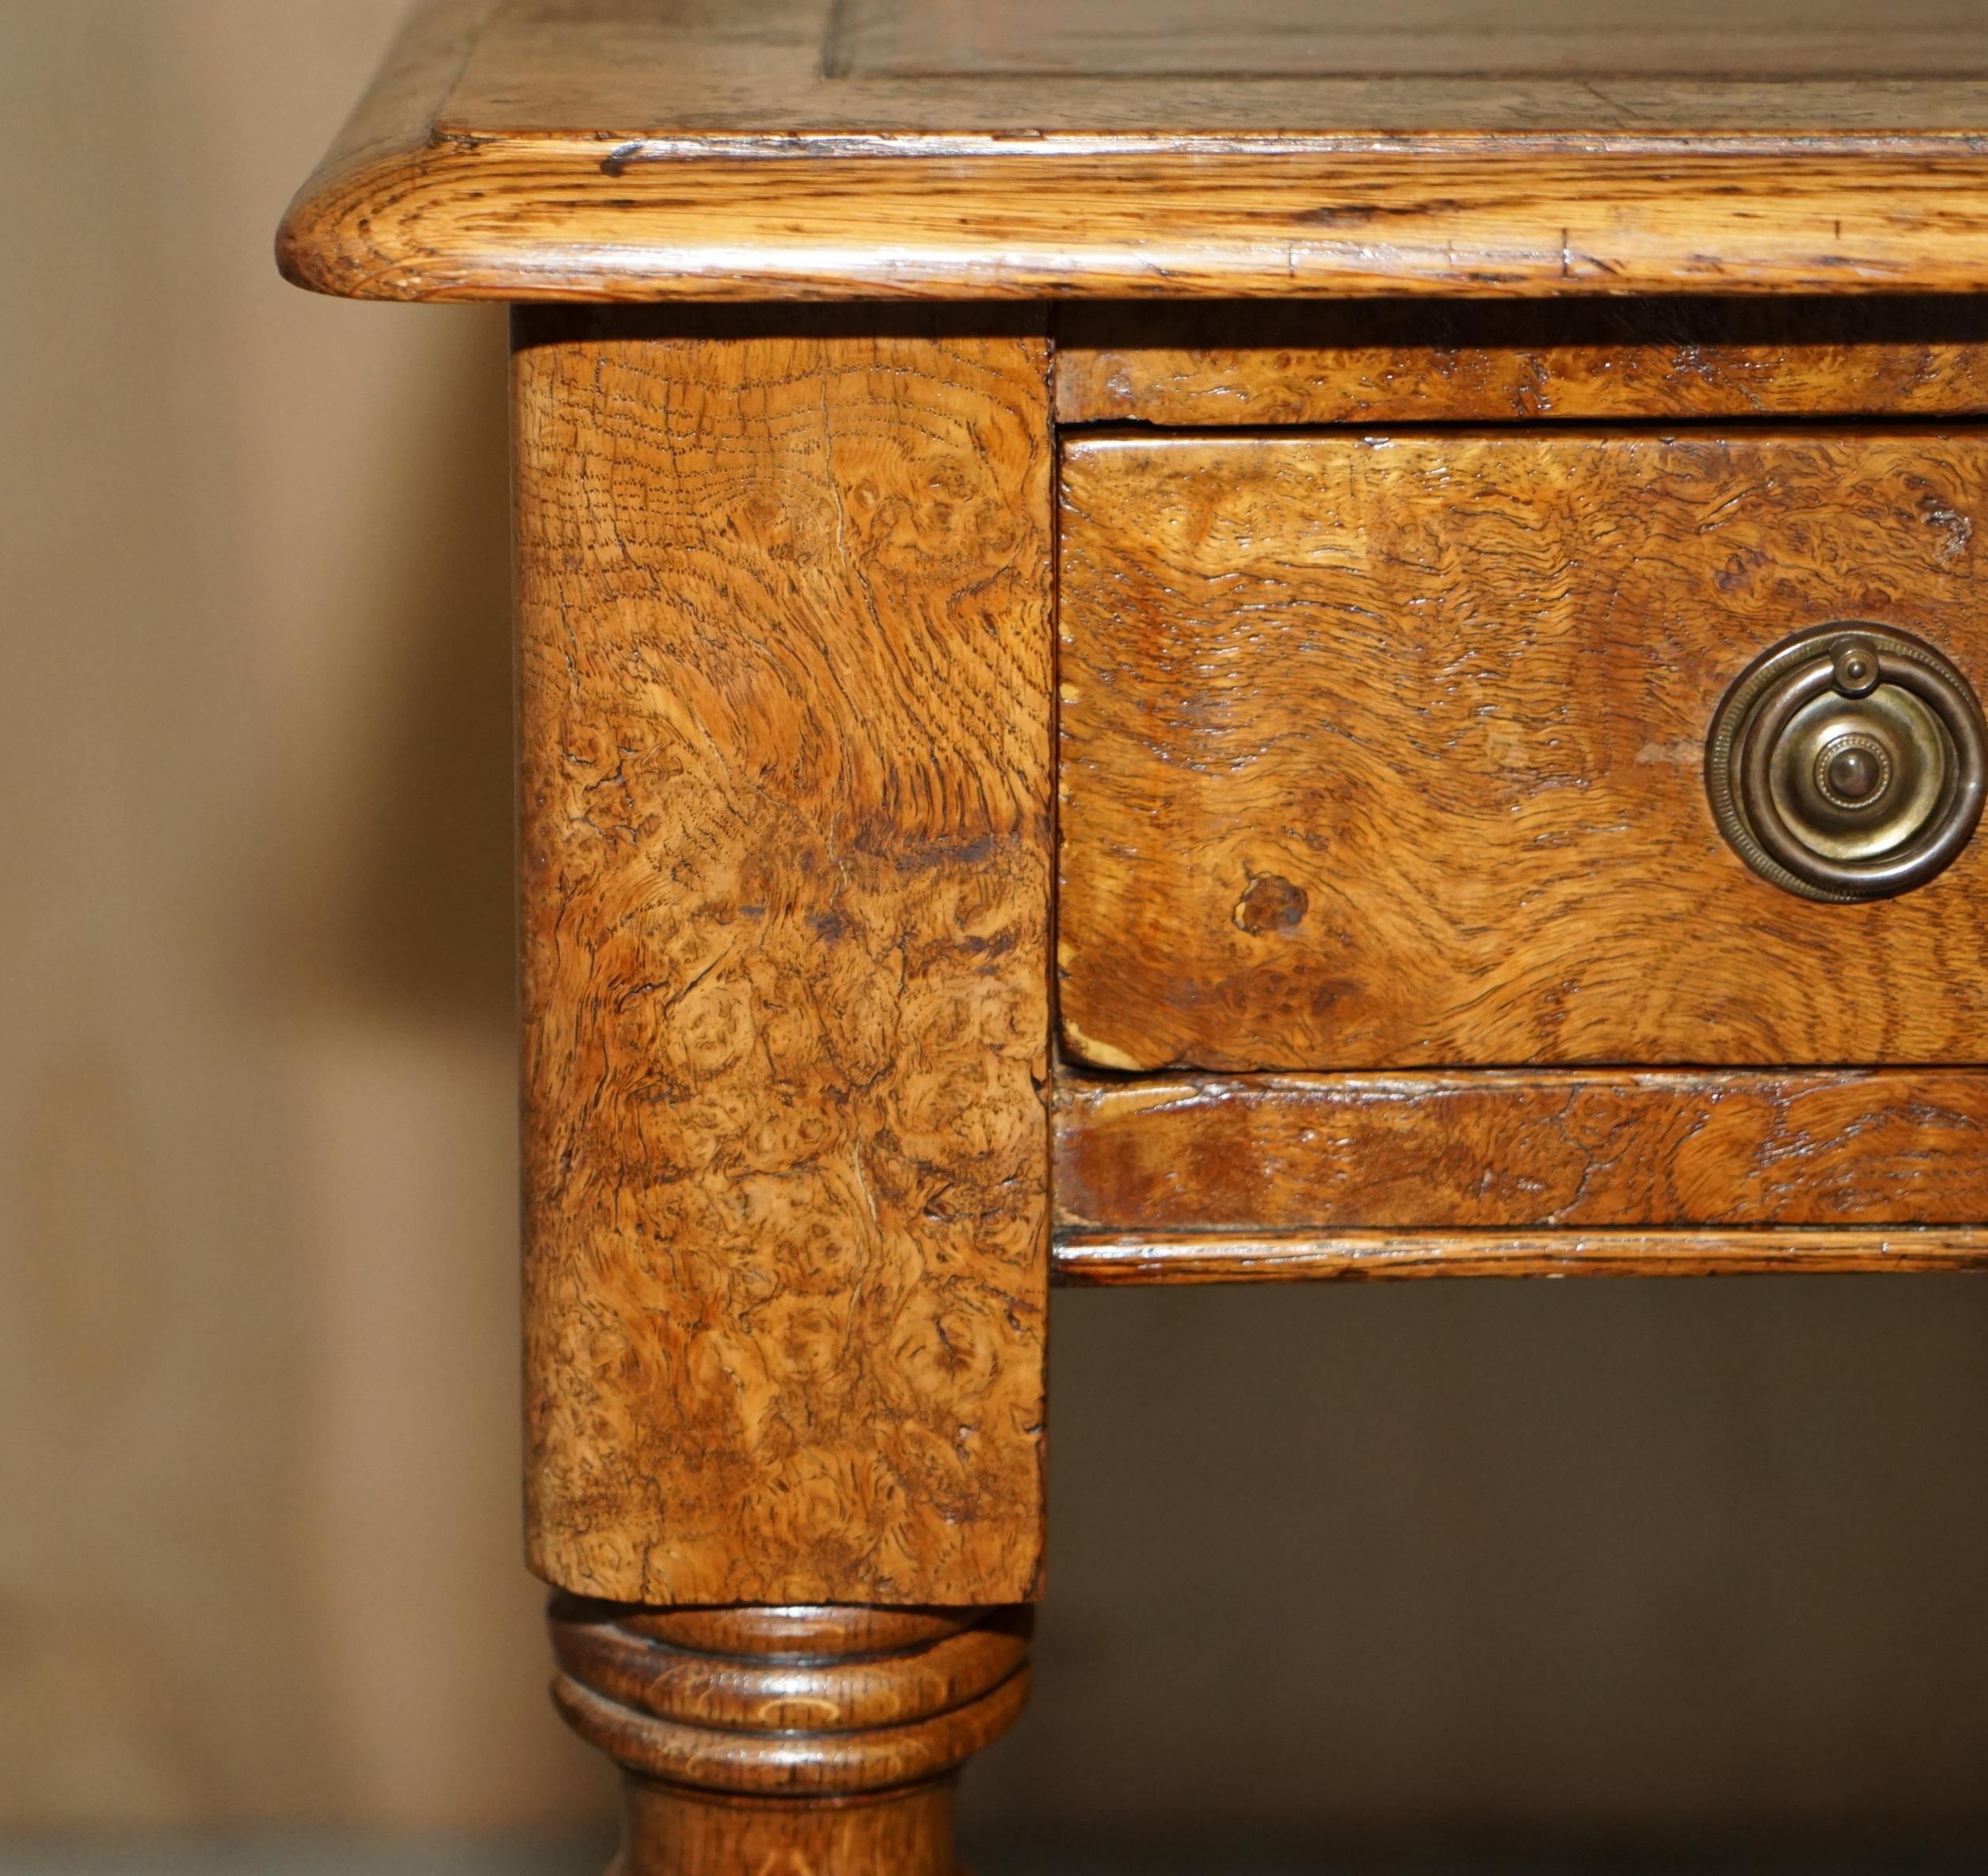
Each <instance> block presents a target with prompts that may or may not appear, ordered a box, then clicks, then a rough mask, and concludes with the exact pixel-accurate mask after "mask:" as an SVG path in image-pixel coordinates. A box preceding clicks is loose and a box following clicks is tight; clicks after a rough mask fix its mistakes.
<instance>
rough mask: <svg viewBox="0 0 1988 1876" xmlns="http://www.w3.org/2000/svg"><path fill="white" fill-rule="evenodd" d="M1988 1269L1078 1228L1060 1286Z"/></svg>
mask: <svg viewBox="0 0 1988 1876" xmlns="http://www.w3.org/2000/svg"><path fill="white" fill-rule="evenodd" d="M1959 1270H1988V1227H1983V1226H1964V1225H1963V1226H1919V1227H1916V1228H1913V1227H1908V1228H1906V1229H1904V1230H1877V1229H1873V1228H1870V1227H1865V1228H1863V1229H1858V1230H1790V1229H1787V1228H1782V1227H1775V1228H1769V1229H1765V1230H1718V1231H1688V1230H1687V1231H1637V1230H1615V1231H1334V1232H1316V1231H1289V1232H1279V1233H1262V1234H1249V1233H1238V1232H1179V1233H1158V1232H1154V1233H1117V1232H1107V1231H1070V1232H1065V1233H1062V1234H1059V1235H1058V1237H1057V1246H1056V1274H1057V1281H1058V1282H1059V1283H1070V1284H1100V1285H1112V1284H1121V1283H1315V1282H1327V1283H1332V1282H1338V1283H1361V1282H1387V1281H1393V1280H1396V1279H1403V1278H1410V1277H1430V1276H1457V1277H1582V1276H1623V1277H1679V1276H1685V1277H1716V1276H1773V1275H1801V1274H1806V1275H1822V1274H1825V1273H1834V1274H1838V1275H1876V1274H1879V1273H1880V1272H1897V1273H1900V1274H1903V1273H1908V1272H1917V1273H1921V1274H1924V1273H1927V1272H1937V1271H1959Z"/></svg>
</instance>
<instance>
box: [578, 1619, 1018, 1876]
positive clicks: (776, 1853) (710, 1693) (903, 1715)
mask: <svg viewBox="0 0 1988 1876" xmlns="http://www.w3.org/2000/svg"><path fill="white" fill-rule="evenodd" d="M551 1621H552V1635H553V1646H554V1653H555V1654H556V1655H557V1657H558V1662H559V1668H560V1672H559V1676H558V1679H557V1680H555V1682H554V1686H553V1695H554V1699H555V1700H556V1701H557V1703H558V1706H559V1710H560V1711H561V1712H562V1714H565V1715H566V1718H567V1720H568V1721H569V1723H570V1724H571V1725H573V1728H574V1729H576V1730H577V1732H578V1733H580V1734H581V1737H583V1738H585V1739H586V1740H587V1741H588V1742H589V1743H590V1744H593V1745H596V1746H597V1747H599V1748H600V1749H601V1750H602V1751H603V1752H607V1753H608V1754H609V1755H610V1756H612V1757H613V1758H614V1759H615V1760H616V1761H617V1762H618V1763H619V1764H620V1765H621V1766H622V1767H623V1770H624V1771H625V1773H626V1810H625V1819H626V1822H625V1828H624V1840H623V1851H622V1856H621V1859H620V1861H619V1863H618V1864H617V1866H616V1868H617V1870H618V1871H619V1872H620V1876H764V1873H766V1872H778V1873H779V1876H847V1873H848V1872H853V1871H874V1872H877V1876H885V1873H886V1872H887V1873H888V1876H956V1865H955V1863H954V1858H953V1850H952V1836H953V1828H952V1827H953V1793H952V1775H953V1773H954V1771H955V1770H956V1768H957V1767H958V1766H959V1765H960V1764H962V1762H963V1761H964V1760H965V1759H967V1758H968V1757H969V1756H971V1755H972V1754H973V1753H974V1752H978V1751H979V1750H980V1749H981V1748H982V1747H984V1746H985V1745H987V1744H990V1743H991V1742H992V1741H993V1740H995V1739H996V1738H997V1737H1000V1734H1001V1733H1004V1732H1006V1731H1007V1729H1008V1728H1009V1727H1010V1726H1011V1725H1013V1724H1014V1722H1015V1718H1016V1716H1017V1715H1018V1714H1019V1713H1020V1711H1021V1709H1022V1704H1023V1701H1024V1699H1026V1696H1027V1691H1028V1630H1027V1622H1026V1612H1024V1611H1020V1610H1015V1609H1007V1610H974V1609H958V1610H947V1609H918V1608H909V1609H900V1608H876V1607H853V1608H851V1607H826V1608H824V1607H812V1608H811V1607H787V1608H759V1609H730V1608H718V1609H695V1608H691V1609H677V1610H657V1609H642V1608H639V1607H629V1606H627V1605H625V1604H616V1603H600V1602H593V1601H588V1600H582V1599H579V1598H575V1597H570V1596H555V1597H554V1599H553V1604H552V1617H551Z"/></svg>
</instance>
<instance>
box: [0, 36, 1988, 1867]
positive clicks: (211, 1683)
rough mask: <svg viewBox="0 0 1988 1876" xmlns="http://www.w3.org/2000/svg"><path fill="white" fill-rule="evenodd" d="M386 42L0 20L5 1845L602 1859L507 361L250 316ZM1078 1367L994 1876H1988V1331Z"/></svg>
mask: <svg viewBox="0 0 1988 1876" xmlns="http://www.w3.org/2000/svg"><path fill="white" fill-rule="evenodd" d="M659 3H660V0H659ZM397 13H398V0H280V3H273V4H272V0H63V3H62V4H59V5H58V4H56V3H55V0H46V3H44V0H12V4H10V5H5V6H0V336H3V337H4V353H3V354H0V356H3V357H4V360H5V390H4V393H3V394H0V398H3V400H4V401H3V402H0V409H3V410H4V411H5V413H6V415H5V418H4V423H3V424H0V445H3V446H4V447H0V529H3V530H4V540H0V551H3V553H4V563H3V565H0V573H3V574H4V579H3V580H0V628H3V631H4V638H3V639H0V644H3V646H4V650H5V663H4V667H3V668H0V765H4V768H5V775H6V784H5V789H4V794H3V795H0V801H4V804H5V813H4V816H3V817H0V852H4V858H5V873H4V875H3V877H4V882H5V883H4V886H0V1833H3V1832H6V1831H8V1830H17V1831H18V1830H27V1829H37V1830H63V1829H66V1828H92V1829H97V1830H101V1829H103V1828H131V1829H154V1828H157V1829H179V1828H245V1827H254V1826H263V1825H310V1826H325V1827H335V1828H351V1829H355V1830H380V1831H413V1830H423V1831H435V1830H451V1829H455V1830H464V1831H507V1830H518V1829H521V1828H536V1827H540V1826H547V1827H550V1826H558V1825H567V1824H571V1823H574V1822H578V1821H585V1820H587V1819H589V1818H592V1817H596V1816H597V1815H599V1814H600V1812H601V1810H602V1809H603V1808H604V1805H605V1804H606V1803H607V1796H608V1780H607V1776H606V1775H605V1774H604V1771H602V1770H601V1769H600V1767H597V1766H596V1764H593V1763H592V1760H591V1758H590V1756H588V1755H587V1754H586V1753H585V1752H582V1751H581V1749H580V1748H578V1747H577V1746H576V1745H573V1744H570V1743H569V1741H567V1740H566V1738H565V1737H564V1736H563V1735H562V1733H561V1731H560V1729H559V1728H558V1726H557V1725H556V1724H555V1723H554V1721H553V1719H552V1718H551V1717H550V1712H549V1710H548V1709H547V1705H546V1703H545V1699H544V1696H543V1682H544V1677H545V1664H544V1653H543V1644H542V1641H541V1638H540V1632H539V1622H538V1615H537V1607H538V1601H539V1597H538V1592H536V1590H535V1588H534V1586H533V1585H532V1584H531V1583H530V1582H529V1581H528V1580H527V1578H526V1577H525V1576H524V1572H523V1570H522V1569H521V1567H520V1565H519V1563H518V1561H517V1558H518V1551H519V1539H518V1531H517V1513H516V1482H515V1481H516V1403H515V1393H516V1390H515V1382H514V1366H515V1364H514V1358H513V1352H512V1344H513V1336H514V1323H513V1302H512V1288H513V1279H514V1261H513V1260H514V1256H515V1242H514V1230H515V1226H514V1207H513V1199H512V1181H513V1167H512V1093H511V1077H512V1016H511V987H510V912H509V884H508V877H509V865H510V798H509V753H508V746H509V745H508V736H509V726H508V688H509V672H508V657H509V654H508V639H507V634H508V625H507V618H506V600H505V512H504V486H505V465H504V428H505V418H504V410H503V402H502V398H503V372H504V330H503V319H502V315H501V313H498V312H497V311H493V310H488V309H423V308H398V307H361V306H348V305H343V304H337V303H330V302H326V301H320V300H315V299H310V298H309V297H307V296H304V295H303V294H300V293H298V292H294V291H292V290H291V289H290V288H287V287H285V286H284V285H282V284H280V282H279V281H278V280H277V279H276V276H275V273H274V272H273V270H272V267H271V265H270V262H269V259H268V247H269V240H270V236H271V234H272V231H273V229H274V227H275V225H276V219H277V217H278V215H279V214H280V212H281V209H282V207H283V204H284V200H285V199H286V197H287V196H288V193H289V192H290V190H291V188H292V187H293V186H294V185H295V184H296V183H297V182H298V181H299V180H301V178H302V177H303V175H304V174H305V173H306V172H307V170H308V169H309V168H310V165H311V164H312V162H314V160H315V158H316V157H317V155H318V152H319V151H320V150H321V148H322V146H323V145H324V143H326V140H327V139H329V136H330V135H331V133H332V132H333V129H334V128H335V126H336V124H337V120H338V119H339V117H340V116H341V114H342V113H343V112H344V110H345V108H346V106H347V105H348V104H349V102H350V101H352V98H353V97H355V96H356V93H357V91H358V90H359V89H360V86H361V85H362V83H363V82H364V78H365V77H366V75H367V73H368V69H369V67H370V65H371V62H372V60H373V59H374V58H375V56H376V55H377V53H378V52H379V49H380V48H382V46H383V44H384V42H385V40H386V39H387V35H388V33H389V32H390V29H391V27H392V25H394V19H395V17H396V15H397ZM1054 1327H1055V1357H1054V1359H1055V1376H1054V1397H1055V1416H1054V1419H1053V1434H1054V1445H1053V1461H1054V1487H1053V1519H1054V1522H1053V1550H1052V1577H1051V1595H1050V1600H1049V1603H1048V1604H1047V1606H1046V1607H1045V1611H1044V1613H1043V1616H1042V1628H1041V1638H1040V1645H1039V1649H1038V1664H1039V1675H1038V1695H1037V1699H1036V1702H1035V1705H1034V1710H1033V1712H1032V1714H1031V1716H1030V1719H1029V1721H1028V1722H1026V1724H1025V1725H1023V1727H1022V1728H1021V1729H1019V1730H1018V1731H1017V1732H1016V1733H1015V1734H1014V1735H1012V1736H1011V1738H1010V1739H1009V1740H1008V1741H1007V1742H1005V1743H1004V1744H1003V1745H1002V1746H1000V1748H997V1749H996V1751H995V1752H993V1753H991V1754H990V1755H988V1759H987V1760H986V1761H985V1762H984V1765H983V1766H982V1767H981V1771H980V1772H979V1775H978V1776H977V1779H975V1781H974V1782H973V1784H972V1786H971V1787H970V1803H971V1809H972V1811H973V1815H974V1816H976V1817H977V1818H979V1819H980V1820H981V1822H982V1823H983V1824H985V1825H1000V1824H1002V1823H1004V1822H1006V1823H1012V1824H1028V1823H1030V1822H1034V1823H1036V1824H1039V1825H1044V1826H1045V1827H1049V1828H1055V1829H1057V1830H1059V1831H1066V1832H1076V1831H1080V1830H1083V1829H1084V1828H1092V1827H1095V1828H1098V1829H1100V1830H1109V1829H1112V1828H1137V1829H1140V1830H1145V1831H1150V1830H1153V1829H1167V1828H1175V1827H1180V1828H1190V1827H1191V1828H1207V1829H1211V1830H1213V1829H1219V1828H1223V1827H1224V1826H1226V1825H1236V1824H1239V1823H1240V1822H1243V1821H1249V1822H1251V1823H1252V1824H1254V1825H1257V1826H1259V1827H1262V1828H1267V1829H1270V1830H1276V1829H1279V1828H1285V1829H1289V1830H1291V1831H1295V1832H1325V1833H1328V1834H1331V1833H1342V1832H1348V1831H1358V1832H1366V1831H1376V1830H1377V1831H1381V1832H1409V1833H1411V1834H1415V1835H1419V1836H1430V1835H1440V1834H1444V1833H1459V1834H1464V1835H1476V1836H1486V1835H1488V1836H1497V1837H1502V1838H1503V1839H1505V1840H1521V1841H1548V1840H1564V1839H1567V1838H1572V1837H1592V1838H1597V1839H1601V1840H1611V1841H1615V1842H1627V1841H1634V1840H1649V1839H1652V1838H1655V1837H1680V1836H1683V1837H1692V1836H1697V1837H1705V1836H1731V1835H1732V1834H1733V1833H1735V1832H1745V1833H1751V1834H1754V1835H1760V1836H1791V1835H1794V1836H1800V1835H1805V1834H1809V1833H1815V1832H1823V1833H1826V1834H1827V1835H1829V1836H1831V1837H1832V1838H1833V1839H1837V1840H1841V1839H1845V1838H1847V1837H1849V1836H1860V1837H1864V1838H1868V1839H1871V1840H1874V1841H1875V1840H1891V1841H1894V1842H1900V1841H1906V1840H1914V1841H1917V1840H1927V1841H1934V1840H1943V1839H1944V1840H1948V1841H1951V1842H1970V1843H1973V1844H1988V1772H1985V1771H1984V1767H1988V1597H1985V1596H1983V1594H1982V1590H1983V1587H1984V1583H1983V1574H1984V1565H1983V1560H1984V1558H1988V1283H1979V1282H1971V1281H1970V1280H1968V1279H1952V1278H1943V1279H1922V1280H1919V1281H1916V1282H1906V1281H1900V1280H1891V1281H1887V1280H1884V1279H1860V1280H1859V1279H1808V1280H1807V1281H1796V1282H1787V1283H1767V1282H1743V1281H1736V1282H1730V1283H1695V1284H1674V1285H1667V1286H1666V1285H1647V1286H1630V1285H1609V1284H1599V1283H1598V1284H1537V1285H1533V1286H1529V1287H1503V1286H1495V1285H1480V1286H1454V1287H1441V1286H1426V1287H1407V1288H1402V1289H1396V1290H1378V1289H1377V1290H1364V1291H1363V1290H1340V1291H1310V1292H1304V1293H1299V1294H1288V1293H1287V1294H1274V1293H1271V1292H1267V1291H1266V1292H1262V1293H1220V1292H1217V1293H1207V1294H1202V1295H1191V1294H1182V1295H1158V1294H1152V1295H1102V1294H1101V1295H1068V1296H1064V1297H1063V1298H1060V1299H1059V1301H1058V1303H1057V1311H1056V1316H1055V1325H1054Z"/></svg>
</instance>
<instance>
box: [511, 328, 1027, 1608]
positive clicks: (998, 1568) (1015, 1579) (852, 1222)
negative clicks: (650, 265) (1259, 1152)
mask: <svg viewBox="0 0 1988 1876" xmlns="http://www.w3.org/2000/svg"><path fill="white" fill-rule="evenodd" d="M791 323H793V322H790V324H791ZM868 324H869V327H870V330H867V331H866V332H864V331H859V332H857V333H856V334H855V335H853V336H845V335H844V334H841V333H840V332H839V331H837V330H834V329H831V328H827V327H824V328H823V329H821V330H817V332H815V333H814V334H812V335H809V334H806V333H805V332H800V333H798V334H790V336H787V337H774V336H760V337H752V336H748V335H747V334H744V333H735V334H733V335H732V336H728V337H695V336H684V335H683V334H678V335H677V336H673V337H671V336H661V329H660V328H657V327H655V326H653V325H652V326H649V327H648V328H646V329H644V330H642V331H641V332H636V331H633V330H629V329H627V328H626V327H621V328H615V327H612V326H607V327H603V326H599V325H597V324H596V323H594V322H586V323H585V324H584V325H582V326H573V325H572V324H570V323H567V322H561V321H559V320H558V318H553V319H552V320H551V321H550V323H543V324H529V325H526V326H521V328H520V345H519V349H518V352H517V372H516V411H517V442H518V460H519V485H518V487H519V493H518V511H517V513H518V521H517V526H518V540H519V581H520V603H521V627H520V629H521V633H522V650H521V654H520V685H521V698H522V703H521V712H522V734H523V749H524V765H523V773H522V788H523V812H524V828H523V865H524V915H523V916H524V1078H525V1123H526V1125H525V1161H526V1163H525V1190H526V1223H527V1264H526V1322H527V1382H528V1391H529V1399H528V1435H529V1449H528V1455H527V1459H528V1474H529V1493H528V1497H529V1505H528V1511H529V1519H530V1527H531V1557H532V1561H533V1565H534V1567H535V1569H537V1570H538V1571H539V1573H541V1574H542V1575H543V1576H545V1577H547V1578H549V1579H550V1580H552V1581H554V1582H555V1583H557V1584H561V1585H562V1586H564V1587H566V1588H575V1589H579V1590H583V1591H585V1592H589V1593H593V1594H599V1595H607V1596H615V1597H618V1598H621V1599H624V1600H634V1601H642V1602H646V1603H680V1602H729V1601H748V1602H767V1603H796V1602H815V1601H823V1600H838V1601H849V1600H860V1601H866V1602H905V1601H920V1602H923V1601H940V1602H947V1603H965V1602H995V1601H999V1602H1011V1601H1015V1600H1021V1599H1023V1598H1024V1597H1026V1596H1027V1595H1029V1594H1030V1592H1031V1589H1032V1587H1033V1585H1034V1581H1035V1577H1036V1573H1037V1569H1038V1557H1039V1553H1040V1548H1041V1536H1042V1532H1041V1516H1042V1500H1041V1495H1042V1475H1041V1460H1042V1448H1041V1439H1042V1310H1043V1304H1044V1288H1045V1282H1046V1273H1045V1262H1046V1242H1045V1229H1046V1218H1045V1212H1046V1204H1047V1199H1046V1184H1047V1170H1046V1152H1047V1142H1046V1127H1045V1112H1044V1098H1045V1097H1044V1092H1043V1087H1042V1084H1043V1081H1044V1078H1045V1062H1044V1054H1045V1044H1046V1039H1047V1035H1048V1024H1049V1017H1048V1013H1047V1005H1046V997H1047V982H1046V978H1047V943H1048V933H1047V921H1048V884H1049V880H1048V871H1049V867H1048V860H1049V856H1048V843H1049V747H1048V714H1049V700H1048V685H1049V620H1048V605H1049V601H1048V591H1047V581H1048V566H1049V543H1048V540H1047V535H1046V524H1047V521H1048V515H1049V433H1048V411H1047V391H1046V386H1045V346H1044V342H1043V341H1042V339H1041V337H1011V336H992V337H988V336H984V335H983V336H975V335H974V334H971V333H959V332H952V331H949V330H941V329H939V327H937V326H934V325H933V323H932V322H931V320H930V319H929V318H911V319H906V318H900V319H899V320H897V321H896V322H890V321H886V320H882V319H880V318H876V317H875V316H874V315H873V316H871V317H870V320H869V322H868Z"/></svg>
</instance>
